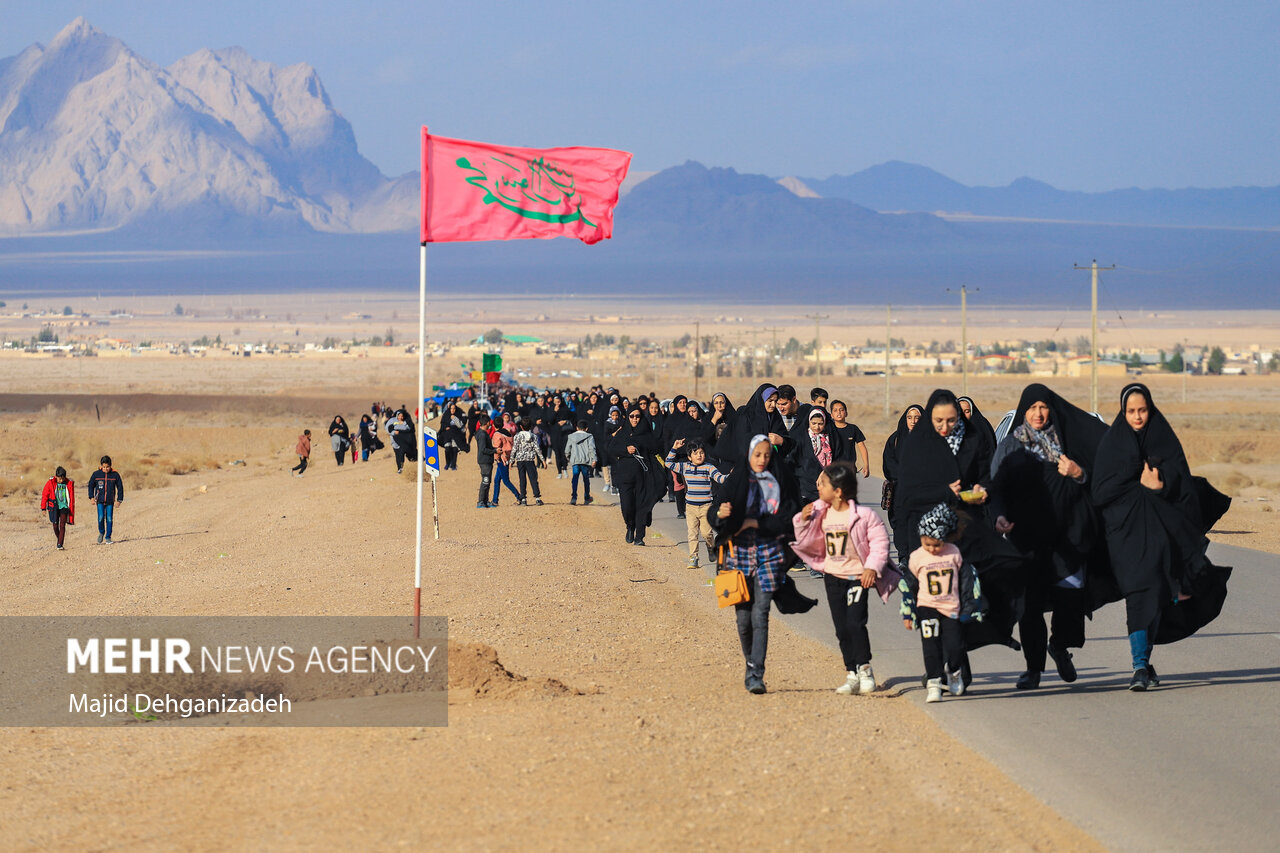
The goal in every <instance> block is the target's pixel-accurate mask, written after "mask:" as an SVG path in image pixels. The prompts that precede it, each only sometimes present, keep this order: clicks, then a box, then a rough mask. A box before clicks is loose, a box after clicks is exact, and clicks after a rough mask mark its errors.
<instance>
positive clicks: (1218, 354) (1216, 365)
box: [1205, 347, 1227, 376]
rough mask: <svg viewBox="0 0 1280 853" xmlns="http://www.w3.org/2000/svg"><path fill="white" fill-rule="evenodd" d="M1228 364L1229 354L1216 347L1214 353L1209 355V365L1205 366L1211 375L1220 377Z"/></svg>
mask: <svg viewBox="0 0 1280 853" xmlns="http://www.w3.org/2000/svg"><path fill="white" fill-rule="evenodd" d="M1226 363H1227V354H1226V353H1224V352H1223V351H1222V348H1221V347H1214V348H1213V352H1211V353H1209V363H1208V364H1206V365H1205V370H1206V371H1208V372H1209V373H1211V374H1213V375H1215V376H1219V375H1221V374H1222V368H1223V367H1224V366H1225V365H1226Z"/></svg>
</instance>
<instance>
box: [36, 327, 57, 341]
mask: <svg viewBox="0 0 1280 853" xmlns="http://www.w3.org/2000/svg"><path fill="white" fill-rule="evenodd" d="M36 340H37V341H39V342H40V343H42V344H56V343H57V342H58V336H57V335H56V334H54V332H53V327H52V326H43V327H41V329H40V334H38V335H36Z"/></svg>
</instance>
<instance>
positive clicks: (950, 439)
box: [946, 416, 965, 456]
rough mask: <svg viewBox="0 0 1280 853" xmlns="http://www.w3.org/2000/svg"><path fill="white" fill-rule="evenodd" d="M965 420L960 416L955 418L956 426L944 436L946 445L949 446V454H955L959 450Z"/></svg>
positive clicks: (962, 439) (962, 438)
mask: <svg viewBox="0 0 1280 853" xmlns="http://www.w3.org/2000/svg"><path fill="white" fill-rule="evenodd" d="M964 425H965V420H964V417H963V416H961V417H960V418H958V419H957V420H956V428H955V429H954V430H952V431H951V433H950V434H949V435H947V436H946V439H947V447H950V448H951V455H952V456H955V455H956V454H958V453H959V452H960V442H962V441H964V431H965V426H964Z"/></svg>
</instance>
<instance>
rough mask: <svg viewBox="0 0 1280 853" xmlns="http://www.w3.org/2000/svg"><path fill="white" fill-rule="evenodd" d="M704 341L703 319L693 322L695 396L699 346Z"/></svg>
mask: <svg viewBox="0 0 1280 853" xmlns="http://www.w3.org/2000/svg"><path fill="white" fill-rule="evenodd" d="M701 343H702V321H701V320H695V321H694V323H693V397H694V399H695V400H696V399H697V398H698V346H699V345H700V344H701Z"/></svg>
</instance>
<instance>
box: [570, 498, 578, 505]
mask: <svg viewBox="0 0 1280 853" xmlns="http://www.w3.org/2000/svg"><path fill="white" fill-rule="evenodd" d="M577 505H578V499H577V498H569V506H577Z"/></svg>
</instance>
